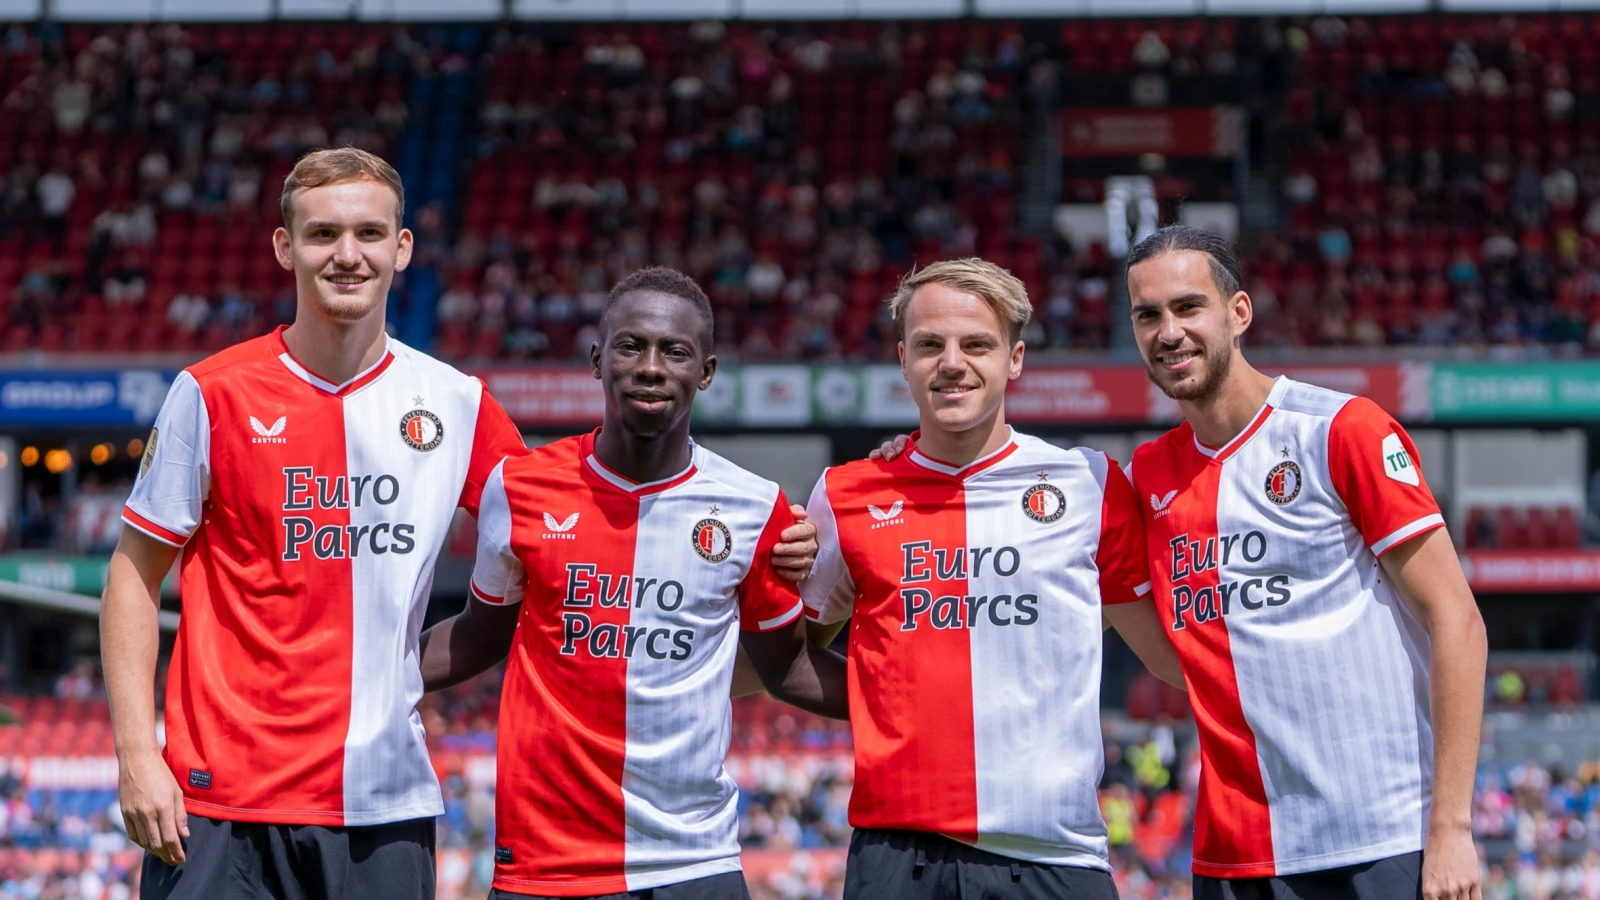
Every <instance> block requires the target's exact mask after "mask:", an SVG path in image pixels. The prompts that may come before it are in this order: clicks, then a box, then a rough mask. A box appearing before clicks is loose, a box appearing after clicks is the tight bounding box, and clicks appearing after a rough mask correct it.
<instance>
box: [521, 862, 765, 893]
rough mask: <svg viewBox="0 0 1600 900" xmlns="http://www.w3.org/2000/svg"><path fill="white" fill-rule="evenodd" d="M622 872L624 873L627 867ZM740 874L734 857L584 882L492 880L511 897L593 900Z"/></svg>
mask: <svg viewBox="0 0 1600 900" xmlns="http://www.w3.org/2000/svg"><path fill="white" fill-rule="evenodd" d="M624 868H625V869H626V866H625V867H624ZM742 871H744V869H743V867H742V866H741V865H740V863H739V857H738V856H737V855H735V856H728V857H723V858H720V859H713V860H707V861H706V862H698V863H690V864H688V865H674V866H671V867H668V868H661V869H654V868H652V869H651V870H650V871H647V872H641V873H629V872H626V871H624V872H623V874H621V875H613V876H610V877H607V878H596V879H586V880H583V881H567V880H562V881H548V880H544V879H538V878H513V877H510V876H507V875H496V876H495V877H494V889H495V890H497V891H506V892H508V893H512V894H524V895H529V894H531V895H537V896H545V897H593V896H595V895H597V894H602V895H603V894H618V893H631V892H633V891H648V890H653V889H655V888H659V887H666V886H668V885H673V884H678V883H680V882H684V881H694V880H695V879H698V878H709V877H711V876H713V875H726V874H728V873H730V872H742Z"/></svg>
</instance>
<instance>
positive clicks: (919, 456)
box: [905, 425, 1017, 479]
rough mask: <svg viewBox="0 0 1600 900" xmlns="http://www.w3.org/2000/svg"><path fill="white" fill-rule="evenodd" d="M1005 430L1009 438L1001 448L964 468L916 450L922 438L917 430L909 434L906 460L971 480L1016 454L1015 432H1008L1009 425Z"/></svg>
mask: <svg viewBox="0 0 1600 900" xmlns="http://www.w3.org/2000/svg"><path fill="white" fill-rule="evenodd" d="M1006 428H1007V431H1008V433H1009V434H1010V437H1009V438H1008V439H1007V440H1006V443H1005V445H1004V446H1003V447H1001V448H1000V449H998V450H996V451H994V452H993V453H990V454H989V455H988V456H984V457H980V458H979V459H975V460H973V461H972V462H969V463H967V464H966V465H964V466H957V465H953V464H951V463H947V462H944V461H942V460H937V459H934V458H933V457H931V456H929V455H927V454H926V453H923V452H922V451H921V450H918V449H917V439H918V438H920V437H921V436H922V431H921V430H920V429H918V430H917V431H913V432H912V433H911V441H910V442H909V443H907V444H906V453H905V455H906V459H908V460H910V461H911V462H913V463H916V464H917V465H919V466H921V467H923V468H924V469H928V470H930V471H933V472H938V473H939V474H940V475H948V476H950V477H951V478H960V479H967V478H971V477H972V476H974V475H976V474H978V473H979V472H982V471H984V470H986V469H989V468H992V467H993V466H994V465H995V464H996V463H998V462H1000V461H1001V460H1003V459H1005V458H1006V457H1008V456H1010V455H1011V454H1013V453H1015V452H1017V437H1016V432H1014V431H1010V426H1009V425H1008V426H1006Z"/></svg>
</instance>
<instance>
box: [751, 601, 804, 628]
mask: <svg viewBox="0 0 1600 900" xmlns="http://www.w3.org/2000/svg"><path fill="white" fill-rule="evenodd" d="M805 609H806V605H805V602H804V601H801V600H796V601H795V602H794V606H792V607H790V608H789V611H788V612H786V613H783V614H782V615H780V616H776V617H774V618H771V619H766V620H765V621H761V622H757V623H756V626H755V627H754V628H747V629H744V630H745V631H755V632H764V631H777V630H778V629H780V628H782V627H783V626H785V625H793V624H794V620H795V619H798V618H800V616H802V615H804V613H805Z"/></svg>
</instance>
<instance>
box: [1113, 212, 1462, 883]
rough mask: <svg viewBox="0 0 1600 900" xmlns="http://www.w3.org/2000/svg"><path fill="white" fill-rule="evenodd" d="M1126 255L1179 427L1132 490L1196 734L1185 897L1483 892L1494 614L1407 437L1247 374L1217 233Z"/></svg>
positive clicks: (1176, 229)
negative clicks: (1484, 749) (1478, 809)
mask: <svg viewBox="0 0 1600 900" xmlns="http://www.w3.org/2000/svg"><path fill="white" fill-rule="evenodd" d="M1127 264H1128V265H1127V277H1128V294H1129V298H1130V301H1131V305H1132V315H1133V327H1134V335H1135V338H1136V340H1137V342H1138V345H1139V350H1140V353H1141V356H1142V357H1143V359H1144V363H1145V368H1146V369H1147V370H1148V372H1149V375H1150V379H1151V381H1153V382H1154V383H1155V385H1156V386H1157V387H1158V388H1160V389H1161V390H1162V391H1163V392H1164V393H1166V394H1167V396H1169V397H1171V398H1173V399H1174V400H1176V401H1178V406H1179V408H1180V409H1181V410H1182V411H1183V417H1184V422H1183V424H1181V425H1179V426H1178V427H1177V428H1174V429H1173V430H1172V431H1170V432H1168V433H1167V434H1165V435H1163V436H1162V437H1161V438H1159V439H1157V440H1154V441H1151V442H1150V443H1147V444H1145V445H1143V446H1142V447H1140V448H1139V449H1138V450H1137V451H1135V453H1134V455H1133V462H1132V463H1131V465H1130V469H1129V475H1130V477H1131V478H1132V480H1133V484H1134V489H1135V491H1137V492H1138V494H1139V496H1141V497H1144V496H1148V497H1149V504H1148V507H1146V506H1145V504H1140V508H1141V509H1143V510H1144V517H1145V527H1146V532H1147V541H1148V547H1149V553H1150V569H1151V577H1152V582H1153V587H1154V591H1155V596H1156V607H1157V609H1158V610H1159V611H1160V613H1161V616H1162V619H1163V620H1164V621H1165V622H1166V624H1167V635H1168V637H1170V638H1171V639H1172V642H1173V644H1174V646H1175V647H1176V648H1177V651H1178V656H1179V658H1180V659H1181V660H1182V663H1183V668H1184V673H1185V676H1186V677H1187V680H1188V683H1189V697H1190V701H1191V702H1192V703H1193V704H1194V710H1195V722H1196V724H1197V726H1198V728H1199V736H1200V750H1201V760H1202V763H1201V778H1200V793H1199V799H1198V804H1197V808H1196V810H1195V849H1194V863H1193V870H1194V873H1195V897H1196V898H1197V900H1234V898H1237V900H1257V898H1260V900H1266V898H1305V900H1310V898H1320V897H1341V898H1384V900H1393V898H1408V897H1425V898H1427V900H1447V898H1448V900H1457V898H1460V900H1467V898H1480V897H1481V896H1482V894H1481V889H1480V887H1479V874H1478V858H1477V853H1476V851H1475V849H1474V847H1473V844H1472V833H1471V820H1470V817H1471V801H1472V787H1473V777H1474V773H1475V769H1476V765H1477V750H1478V730H1479V725H1480V723H1481V721H1482V716H1483V700H1482V692H1483V683H1484V666H1485V656H1486V652H1487V650H1486V642H1485V637H1484V628H1483V620H1482V618H1481V616H1480V615H1479V613H1478V608H1477V605H1476V603H1475V601H1474V600H1473V597H1472V593H1471V591H1470V590H1469V589H1468V587H1467V581H1466V578H1465V577H1464V576H1463V574H1462V571H1461V564H1460V561H1459V560H1458V559H1457V558H1456V553H1455V549H1454V547H1453V546H1452V545H1451V542H1450V537H1449V535H1448V534H1447V533H1446V532H1445V529H1444V519H1443V517H1442V516H1441V515H1440V513H1439V507H1438V505H1437V504H1436V503H1435V501H1434V499H1433V496H1432V494H1431V493H1430V492H1429V490H1428V485H1427V483H1426V481H1424V480H1423V477H1422V472H1421V469H1420V468H1419V463H1420V460H1419V459H1418V458H1417V452H1416V447H1415V446H1414V445H1413V444H1412V442H1411V438H1410V437H1409V436H1408V435H1407V434H1406V432H1405V430H1404V429H1403V428H1401V427H1400V425H1399V424H1398V423H1396V422H1395V421H1394V420H1393V419H1392V418H1390V417H1389V415H1388V414H1387V413H1385V412H1384V411H1383V410H1382V409H1380V408H1379V407H1378V406H1377V404H1375V403H1373V402H1372V401H1371V400H1368V399H1366V398H1364V397H1353V396H1350V395H1348V394H1341V393H1337V392H1334V391H1330V390H1326V389H1324V388H1320V387H1315V386H1313V385H1309V384H1303V383H1300V382H1296V381H1292V380H1290V379H1288V378H1282V377H1280V378H1272V377H1270V376H1267V375H1264V374H1262V373H1261V372H1259V371H1257V370H1256V369H1255V368H1254V367H1253V366H1251V365H1250V363H1249V362H1247V361H1246V360H1245V358H1244V356H1243V354H1242V353H1241V351H1240V341H1241V339H1242V337H1243V336H1244V333H1245V332H1246V331H1247V330H1248V329H1249V328H1250V323H1251V318H1252V307H1251V302H1250V296H1249V295H1248V294H1247V293H1245V292H1244V291H1243V290H1242V289H1241V277H1240V268H1239V261H1238V258H1237V257H1236V256H1235V255H1234V252H1233V249H1232V248H1231V247H1230V246H1229V245H1228V243H1227V241H1226V240H1224V239H1223V238H1221V237H1219V236H1217V235H1216V234H1213V233H1212V232H1209V231H1204V230H1201V229H1196V228H1190V227H1186V226H1181V225H1180V226H1172V227H1169V228H1164V229H1162V230H1160V231H1158V232H1156V233H1155V234H1154V235H1152V236H1150V237H1149V238H1146V239H1145V240H1144V241H1142V242H1140V243H1139V245H1138V246H1136V247H1135V248H1134V249H1133V251H1132V252H1131V253H1130V254H1129V255H1128V260H1127Z"/></svg>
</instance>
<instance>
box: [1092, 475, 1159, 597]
mask: <svg viewBox="0 0 1600 900" xmlns="http://www.w3.org/2000/svg"><path fill="white" fill-rule="evenodd" d="M1094 564H1095V566H1096V568H1098V569H1099V570H1100V603H1101V604H1102V605H1105V606H1111V605H1114V604H1117V603H1132V602H1134V601H1135V600H1138V599H1139V597H1140V596H1142V594H1141V592H1140V590H1139V589H1140V588H1142V587H1144V586H1145V585H1147V584H1148V583H1149V581H1150V566H1149V557H1148V553H1147V551H1146V550H1145V538H1144V519H1143V518H1142V517H1140V515H1139V501H1138V500H1136V499H1135V498H1134V495H1133V485H1132V484H1130V483H1129V482H1128V476H1127V475H1124V474H1123V473H1122V467H1121V466H1119V465H1117V461H1116V460H1114V459H1112V458H1111V457H1109V456H1108V457H1106V489H1105V493H1104V494H1103V495H1102V497H1101V500H1100V546H1099V547H1098V549H1096V551H1095V556H1094Z"/></svg>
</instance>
